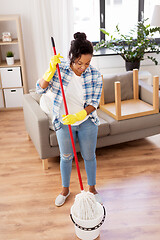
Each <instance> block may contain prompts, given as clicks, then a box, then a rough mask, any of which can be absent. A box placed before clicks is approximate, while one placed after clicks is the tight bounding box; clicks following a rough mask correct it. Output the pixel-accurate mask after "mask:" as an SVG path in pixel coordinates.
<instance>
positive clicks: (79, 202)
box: [51, 37, 98, 220]
mask: <svg viewBox="0 0 160 240" xmlns="http://www.w3.org/2000/svg"><path fill="white" fill-rule="evenodd" d="M51 42H52V47H53V52H54V55H56V49H55V43H54V39H53V37H51ZM57 72H58V78H59V82H60V87H61V92H62V97H63V103H64V108H65V113H66V115H68V108H67V103H66V98H65V94H64V89H63V84H62V79H61V74H60V69H59V65H58V64H57ZM68 128H69V133H70V138H71V143H72V148H73V153H74V158H75V163H76V168H77V173H78V178H79V183H80V188H81V193H79V194H77V195H76V197H75V201H74V205H73V212H74V215H75V216H77V217H78V218H80V219H83V220H89V219H94V218H96V217H97V214H98V210H97V202H96V199H95V196H94V194H93V193H91V192H86V191H84V188H83V183H82V178H81V174H80V169H79V164H78V157H77V153H76V148H75V143H74V139H73V134H72V128H71V125H68Z"/></svg>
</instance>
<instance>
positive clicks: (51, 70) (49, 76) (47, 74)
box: [43, 53, 63, 82]
mask: <svg viewBox="0 0 160 240" xmlns="http://www.w3.org/2000/svg"><path fill="white" fill-rule="evenodd" d="M59 58H63V57H62V56H60V53H58V54H57V55H54V56H53V57H52V58H51V61H50V63H49V68H48V70H47V71H46V72H45V74H44V75H43V79H44V80H45V81H46V82H49V81H51V79H52V77H53V75H54V73H55V71H56V66H57V63H61V61H60V59H59Z"/></svg>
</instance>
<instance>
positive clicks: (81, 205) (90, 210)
mask: <svg viewBox="0 0 160 240" xmlns="http://www.w3.org/2000/svg"><path fill="white" fill-rule="evenodd" d="M73 214H74V216H75V217H77V218H79V219H82V220H91V219H95V218H97V217H98V216H99V213H98V208H97V201H96V199H95V196H94V194H93V193H91V192H85V191H82V192H81V193H79V194H77V195H76V197H75V201H74V204H73Z"/></svg>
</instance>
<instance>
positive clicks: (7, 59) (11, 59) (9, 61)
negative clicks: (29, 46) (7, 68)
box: [6, 57, 14, 65]
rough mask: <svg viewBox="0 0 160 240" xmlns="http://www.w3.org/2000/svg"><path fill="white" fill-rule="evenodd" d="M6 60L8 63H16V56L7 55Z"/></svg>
mask: <svg viewBox="0 0 160 240" xmlns="http://www.w3.org/2000/svg"><path fill="white" fill-rule="evenodd" d="M6 62H7V64H8V65H13V64H14V57H6Z"/></svg>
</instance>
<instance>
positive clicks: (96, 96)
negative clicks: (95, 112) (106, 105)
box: [90, 74, 102, 109]
mask: <svg viewBox="0 0 160 240" xmlns="http://www.w3.org/2000/svg"><path fill="white" fill-rule="evenodd" d="M101 93H102V77H101V75H100V74H98V77H97V81H96V85H95V88H94V92H93V95H92V100H91V103H90V105H92V106H93V107H95V108H96V109H97V108H98V105H99V102H100V98H101Z"/></svg>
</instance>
